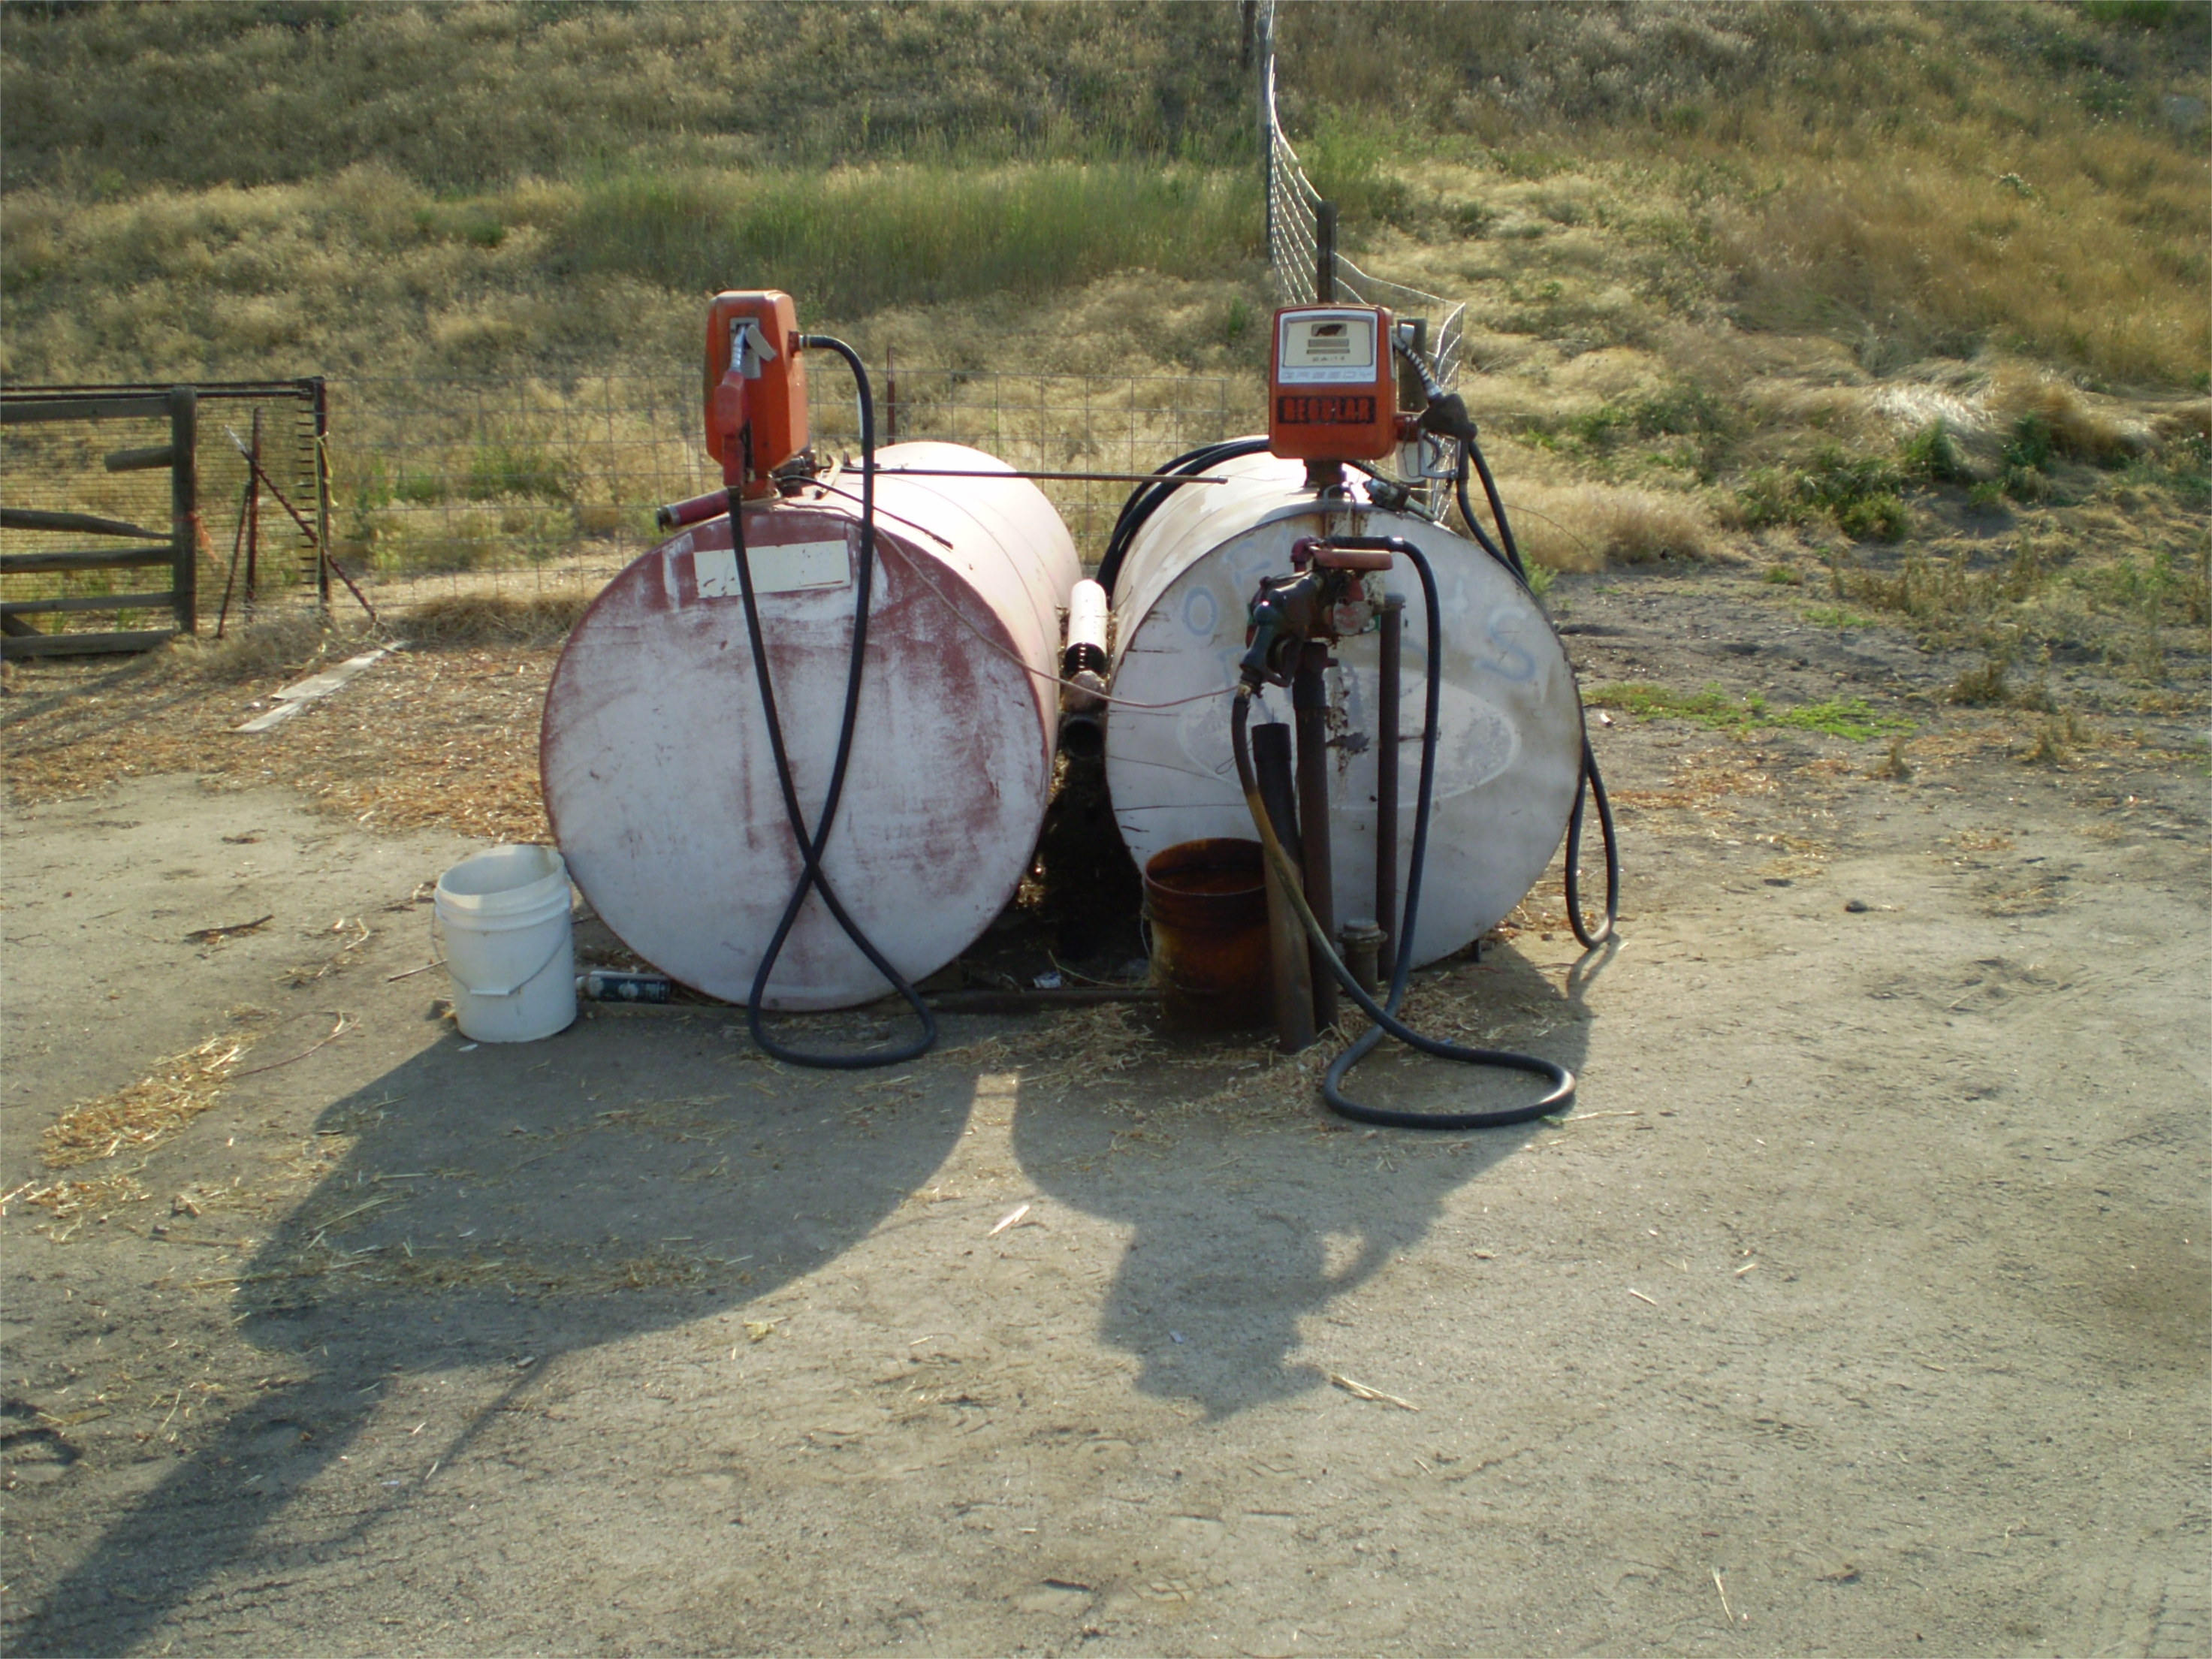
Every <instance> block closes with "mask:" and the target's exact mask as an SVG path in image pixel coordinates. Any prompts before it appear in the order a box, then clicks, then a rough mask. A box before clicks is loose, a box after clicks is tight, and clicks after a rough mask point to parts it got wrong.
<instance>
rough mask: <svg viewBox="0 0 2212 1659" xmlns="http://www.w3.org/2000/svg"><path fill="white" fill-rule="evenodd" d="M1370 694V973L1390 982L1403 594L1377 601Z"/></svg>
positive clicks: (1394, 951) (1394, 940)
mask: <svg viewBox="0 0 2212 1659" xmlns="http://www.w3.org/2000/svg"><path fill="white" fill-rule="evenodd" d="M1382 623H1383V633H1382V638H1381V639H1380V640H1379V641H1377V647H1378V649H1377V652H1376V656H1377V659H1378V660H1377V665H1376V682H1377V684H1376V695H1375V925H1376V927H1380V928H1381V929H1382V930H1383V942H1382V943H1381V944H1380V945H1377V946H1376V951H1375V971H1376V976H1377V977H1378V978H1379V979H1380V980H1381V981H1382V982H1383V984H1385V985H1388V984H1389V983H1390V978H1391V975H1392V973H1393V972H1394V971H1395V969H1396V968H1397V965H1398V698H1399V676H1400V670H1401V660H1402V658H1403V655H1404V651H1405V637H1406V596H1405V595H1404V594H1402V593H1389V594H1385V595H1384V596H1383V617H1382Z"/></svg>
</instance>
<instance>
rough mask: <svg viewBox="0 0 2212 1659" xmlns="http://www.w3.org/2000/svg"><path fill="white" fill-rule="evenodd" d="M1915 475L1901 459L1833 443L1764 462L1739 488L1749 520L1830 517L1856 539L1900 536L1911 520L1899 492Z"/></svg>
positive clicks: (1757, 525) (1760, 524)
mask: <svg viewBox="0 0 2212 1659" xmlns="http://www.w3.org/2000/svg"><path fill="white" fill-rule="evenodd" d="M1908 482H1909V480H1908V479H1907V477H1906V475H1905V471H1903V470H1902V469H1901V468H1900V467H1899V466H1898V465H1897V464H1896V463H1895V462H1893V461H1890V460H1887V459H1883V458H1881V457H1880V456H1871V455H1850V454H1846V453H1844V451H1843V450H1842V449H1840V448H1838V447H1837V446H1835V445H1833V444H1828V445H1824V446H1823V447H1821V448H1820V449H1819V450H1817V451H1816V452H1814V455H1813V458H1812V459H1811V460H1810V461H1808V463H1806V464H1805V465H1802V466H1795V467H1762V468H1761V469H1759V471H1756V472H1753V474H1752V475H1751V476H1750V477H1748V478H1747V479H1745V481H1744V483H1743V487H1742V488H1741V489H1739V490H1738V491H1737V492H1736V501H1737V507H1738V510H1739V511H1740V512H1741V513H1742V516H1743V521H1744V522H1745V524H1747V525H1748V526H1750V527H1751V528H1753V529H1754V530H1757V529H1761V528H1764V527H1765V526H1769V525H1780V524H1794V525H1802V524H1812V523H1814V522H1817V521H1818V520H1823V519H1825V520H1828V521H1829V522H1830V523H1832V524H1833V525H1834V526H1836V528H1837V529H1838V530H1840V531H1842V532H1844V534H1845V535H1846V536H1849V537H1850V538H1852V539H1853V540H1854V541H1875V542H1894V541H1901V540H1902V539H1903V538H1904V536H1905V531H1906V530H1907V529H1908V528H1909V527H1910V526H1911V520H1909V519H1908V518H1907V517H1906V515H1905V501H1904V500H1903V498H1902V496H1901V495H1900V494H1899V492H1900V491H1902V490H1903V489H1905V487H1906V484H1907V483H1908Z"/></svg>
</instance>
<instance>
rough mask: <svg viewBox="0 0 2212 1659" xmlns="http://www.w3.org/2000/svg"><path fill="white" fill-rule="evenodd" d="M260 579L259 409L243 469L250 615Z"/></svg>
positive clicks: (258, 407) (255, 408) (254, 411)
mask: <svg viewBox="0 0 2212 1659" xmlns="http://www.w3.org/2000/svg"><path fill="white" fill-rule="evenodd" d="M260 580H261V408H260V405H259V404H256V405H255V406H254V410H253V465H252V466H249V467H247V468H246V615H247V616H249V617H251V616H252V614H253V601H254V598H255V596H256V594H258V592H259V591H260Z"/></svg>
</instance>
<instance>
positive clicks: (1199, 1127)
mask: <svg viewBox="0 0 2212 1659" xmlns="http://www.w3.org/2000/svg"><path fill="white" fill-rule="evenodd" d="M1602 960H1603V959H1602V958H1591V959H1590V963H1589V970H1595V969H1596V968H1597V967H1598V966H1599V965H1600V964H1601V962H1602ZM1586 971H1587V970H1586ZM1447 972H1448V974H1449V981H1450V982H1452V983H1454V984H1455V986H1456V985H1464V986H1466V987H1468V989H1467V991H1466V992H1465V993H1464V1000H1465V1002H1466V1005H1467V1006H1468V1008H1469V1009H1470V1010H1471V1011H1473V1012H1486V1013H1488V1014H1490V1015H1492V1016H1495V1017H1497V1018H1500V1019H1503V1018H1505V1017H1506V1013H1505V1011H1507V1010H1510V1011H1512V1018H1513V1019H1514V1021H1515V1023H1516V1024H1517V1025H1518V1026H1519V1027H1520V1028H1521V1029H1522V1030H1527V1031H1541V1033H1542V1035H1541V1036H1540V1037H1537V1038H1535V1039H1534V1040H1533V1041H1532V1042H1530V1044H1529V1046H1531V1047H1532V1048H1537V1049H1539V1050H1540V1051H1541V1053H1542V1054H1543V1055H1544V1056H1545V1057H1546V1058H1547V1059H1552V1060H1558V1061H1559V1062H1560V1063H1562V1064H1564V1065H1565V1066H1568V1067H1570V1068H1573V1067H1576V1066H1580V1065H1581V1064H1582V1061H1583V1055H1584V1054H1585V1053H1586V1052H1587V1050H1588V1047H1589V1024H1588V1018H1589V1015H1588V1012H1587V1011H1586V1010H1585V1009H1584V1008H1583V1006H1582V1005H1581V987H1582V984H1583V978H1582V975H1581V974H1580V973H1578V974H1577V976H1575V977H1574V978H1573V979H1572V980H1571V982H1570V985H1569V987H1567V988H1566V989H1565V991H1562V989H1561V988H1560V987H1558V986H1556V985H1554V984H1553V983H1552V982H1551V981H1548V980H1547V979H1546V978H1545V976H1544V975H1543V974H1542V973H1541V971H1540V970H1539V969H1536V968H1535V967H1534V965H1533V964H1531V963H1528V961H1527V960H1526V959H1525V958H1523V957H1521V956H1520V955H1519V954H1518V953H1516V952H1515V951H1512V950H1511V949H1510V947H1509V948H1504V949H1496V950H1492V951H1487V952H1486V954H1485V956H1484V958H1483V960H1482V962H1481V963H1480V965H1479V966H1478V965H1475V964H1472V963H1462V964H1457V965H1455V967H1454V968H1453V969H1449V970H1447ZM1435 1034H1436V1035H1438V1036H1445V1037H1448V1038H1451V1039H1454V1040H1456V1041H1460V1042H1473V1041H1475V1040H1476V1039H1475V1037H1474V1036H1473V1035H1471V1034H1469V1033H1468V1032H1466V1031H1462V1030H1439V1031H1437V1032H1436V1033H1435ZM1513 1041H1514V1039H1513V1037H1512V1036H1510V1033H1509V1034H1508V1035H1507V1036H1504V1037H1502V1038H1501V1039H1500V1042H1503V1043H1507V1044H1510V1043H1511V1042H1513ZM1188 1075H1189V1073H1187V1072H1186V1073H1182V1075H1181V1077H1179V1076H1178V1073H1177V1072H1176V1069H1175V1068H1174V1066H1173V1061H1172V1058H1171V1059H1170V1061H1169V1063H1168V1064H1166V1065H1164V1066H1154V1067H1152V1068H1150V1069H1149V1070H1148V1072H1146V1073H1140V1074H1138V1075H1137V1076H1136V1077H1134V1078H1133V1079H1131V1080H1129V1081H1127V1082H1117V1083H1116V1084H1115V1085H1113V1086H1110V1087H1094V1088H1091V1089H1087V1090H1082V1091H1074V1092H1073V1093H1072V1094H1071V1095H1069V1096H1066V1097H1059V1098H1039V1097H1035V1096H1033V1095H1032V1094H1031V1093H1030V1091H1024V1095H1023V1099H1022V1103H1021V1107H1020V1109H1019V1111H1018V1115H1017V1116H1016V1119H1015V1123H1014V1147H1015V1152H1016V1153H1017V1155H1018V1157H1019V1158H1020V1159H1021V1162H1022V1164H1023V1166H1024V1169H1025V1170H1027V1171H1028V1173H1029V1174H1030V1177H1031V1178H1032V1179H1033V1180H1034V1181H1036V1183H1037V1184H1038V1186H1039V1187H1040V1188H1042V1189H1043V1190H1044V1191H1046V1192H1048V1193H1049V1194H1052V1196H1053V1197H1054V1198H1055V1199H1057V1200H1060V1201H1061V1202H1062V1203H1065V1204H1067V1205H1070V1206H1073V1207H1074V1208H1076V1209H1079V1210H1082V1211H1085V1212H1088V1213H1090V1214H1093V1215H1097V1216H1100V1217H1103V1218H1107V1219H1109V1220H1112V1221H1114V1222H1116V1223H1119V1224H1121V1225H1125V1226H1127V1227H1130V1228H1132V1229H1133V1230H1134V1236H1133V1238H1132V1239H1131V1241H1130V1243H1129V1247H1128V1249H1127V1251H1126V1252H1124V1254H1123V1255H1122V1258H1121V1263H1120V1265H1119V1267H1118V1268H1117V1270H1116V1272H1115V1277H1114V1282H1113V1285H1112V1288H1111V1290H1110V1291H1109V1293H1108V1296H1107V1298H1106V1305H1105V1307H1104V1309H1103V1313H1102V1316H1101V1319H1100V1323H1099V1335H1100V1338H1101V1340H1103V1341H1104V1342H1105V1343H1107V1344H1108V1345H1109V1346H1112V1347H1115V1348H1118V1349H1120V1350H1121V1351H1122V1352H1126V1353H1127V1354H1129V1355H1131V1356H1132V1357H1133V1358H1135V1359H1136V1360H1137V1361H1138V1363H1139V1368H1140V1369H1139V1383H1138V1386H1139V1388H1140V1389H1143V1390H1144V1391H1145V1392H1146V1393H1148V1394H1152V1395H1162V1396H1166V1397H1170V1398H1176V1399H1185V1400H1189V1401H1194V1403H1196V1404H1198V1405H1200V1406H1201V1407H1204V1408H1205V1410H1206V1413H1207V1414H1208V1415H1209V1416H1212V1417H1225V1416H1227V1415H1230V1414H1231V1413H1236V1412H1239V1411H1243V1410H1245V1409H1247V1408H1249V1407H1253V1406H1257V1405H1261V1404H1263V1403H1265V1402H1267V1401H1272V1400H1278V1399H1281V1398H1284V1397H1285V1396H1288V1395H1296V1394H1299V1393H1302V1392H1304V1391H1305V1390H1307V1389H1312V1388H1315V1387H1317V1386H1320V1385H1322V1383H1325V1382H1326V1381H1327V1378H1326V1377H1325V1376H1324V1375H1323V1374H1322V1372H1321V1371H1320V1370H1317V1369H1316V1368H1315V1367H1314V1366H1312V1365H1311V1364H1306V1363H1304V1361H1301V1360H1298V1359H1297V1358H1294V1357H1293V1356H1294V1355H1295V1354H1296V1352H1297V1350H1298V1349H1299V1347H1300V1346H1302V1344H1303V1341H1304V1338H1303V1336H1302V1334H1301V1332H1300V1329H1299V1325H1300V1322H1301V1321H1303V1320H1304V1319H1306V1318H1307V1317H1309V1316H1312V1315H1316V1314H1318V1313H1321V1312H1322V1311H1323V1310H1326V1309H1327V1308H1328V1306H1329V1305H1330V1304H1332V1303H1333V1302H1335V1301H1336V1300H1338V1299H1339V1298H1340V1297H1345V1296H1346V1295H1347V1294H1349V1293H1351V1292H1352V1291H1357V1290H1358V1288H1359V1287H1360V1286H1361V1285H1363V1284H1364V1283H1365V1282H1366V1281H1367V1280H1368V1279H1371V1278H1372V1277H1373V1276H1374V1275H1375V1274H1376V1273H1377V1272H1379V1271H1380V1270H1381V1269H1382V1268H1383V1266H1384V1265H1385V1264H1386V1263H1388V1262H1389V1261H1390V1260H1391V1259H1392V1258H1393V1257H1394V1256H1395V1255H1400V1254H1401V1253H1403V1252H1404V1251H1406V1250H1407V1249H1411V1248H1412V1247H1413V1246H1414V1245H1415V1244H1417V1243H1419V1242H1420V1241H1421V1240H1422V1239H1423V1238H1424V1237H1425V1236H1426V1235H1427V1233H1428V1232H1429V1231H1430V1229H1431V1227H1432V1226H1433V1225H1435V1223H1436V1221H1437V1217H1438V1216H1439V1214H1440V1213H1441V1212H1442V1211H1443V1206H1444V1204H1445V1200H1447V1198H1448V1197H1449V1195H1450V1194H1452V1193H1453V1192H1454V1191H1455V1190H1456V1189H1458V1188H1461V1187H1462V1186H1465V1185H1466V1184H1468V1182H1474V1181H1479V1180H1480V1179H1481V1178H1483V1177H1484V1176H1486V1175H1487V1174H1488V1173H1489V1172H1490V1171H1491V1170H1493V1169H1495V1168H1496V1167H1497V1166H1498V1165H1499V1164H1501V1163H1504V1161H1506V1160H1507V1159H1509V1158H1510V1157H1511V1156H1512V1154H1513V1153H1514V1152H1516V1151H1517V1150H1518V1149H1519V1148H1520V1147H1521V1146H1522V1145H1524V1144H1525V1143H1526V1141H1527V1139H1528V1137H1529V1136H1530V1135H1531V1134H1533V1133H1536V1126H1534V1125H1529V1124H1523V1125H1520V1126H1516V1127H1510V1128H1505V1129H1494V1130H1489V1131H1485V1132H1482V1133H1466V1132H1459V1133H1452V1132H1437V1131H1419V1130H1395V1129H1382V1130H1374V1131H1370V1130H1368V1129H1367V1128H1365V1127H1364V1126H1362V1125H1358V1124H1355V1123H1352V1122H1349V1121H1346V1120H1345V1119H1342V1118H1339V1117H1336V1116H1334V1115H1331V1114H1328V1112H1326V1110H1325V1109H1323V1107H1322V1103H1321V1097H1320V1090H1319V1085H1318V1081H1317V1073H1316V1078H1314V1079H1299V1078H1297V1077H1293V1076H1286V1075H1283V1074H1281V1073H1278V1074H1277V1076H1278V1079H1279V1080H1278V1081H1276V1082H1274V1083H1273V1085H1271V1086H1269V1087H1267V1088H1266V1089H1265V1091H1264V1092H1260V1091H1253V1090H1252V1089H1251V1088H1250V1086H1249V1083H1248V1084H1247V1085H1246V1086H1245V1088H1243V1089H1242V1090H1240V1089H1239V1087H1238V1080H1237V1076H1236V1074H1234V1073H1232V1074H1231V1080H1230V1084H1229V1085H1228V1087H1227V1089H1226V1090H1224V1089H1221V1088H1220V1087H1218V1073H1201V1075H1203V1076H1204V1077H1206V1085H1201V1087H1200V1089H1195V1090H1194V1089H1193V1088H1192V1087H1191V1086H1190V1085H1188V1084H1187V1083H1184V1082H1183V1081H1182V1078H1183V1077H1188ZM1542 1086H1543V1085H1541V1082H1540V1081H1539V1080H1538V1079H1534V1078H1531V1077H1529V1076H1528V1075H1527V1074H1526V1073H1514V1072H1507V1071H1500V1070H1496V1069H1492V1068H1487V1067H1475V1066H1463V1065H1459V1064H1455V1063H1452V1062H1449V1061H1443V1060H1434V1059H1431V1058H1427V1057H1425V1056H1421V1055H1418V1054H1412V1053H1411V1052H1410V1051H1408V1050H1407V1049H1405V1048H1402V1047H1401V1045H1398V1044H1396V1043H1389V1042H1386V1043H1385V1045H1384V1046H1383V1048H1382V1049H1380V1050H1378V1051H1377V1053H1376V1054H1375V1055H1373V1056H1371V1057H1370V1059H1368V1060H1366V1061H1364V1062H1363V1063H1362V1064H1361V1065H1360V1066H1358V1068H1356V1069H1355V1070H1354V1071H1353V1073H1352V1077H1351V1079H1350V1081H1349V1082H1348V1083H1347V1085H1346V1092H1347V1093H1348V1094H1349V1095H1350V1096H1351V1097H1352V1099H1354V1100H1356V1101H1359V1102H1361V1103H1369V1104H1374V1105H1378V1106H1388V1107H1392V1108H1395V1109H1401V1110H1435V1111H1487V1110H1496V1109H1501V1108H1504V1107H1505V1106H1507V1105H1510V1104H1511V1103H1516V1102H1520V1101H1526V1100H1528V1099H1530V1098H1532V1097H1534V1094H1536V1093H1541V1089H1542ZM1224 1096H1225V1097H1224Z"/></svg>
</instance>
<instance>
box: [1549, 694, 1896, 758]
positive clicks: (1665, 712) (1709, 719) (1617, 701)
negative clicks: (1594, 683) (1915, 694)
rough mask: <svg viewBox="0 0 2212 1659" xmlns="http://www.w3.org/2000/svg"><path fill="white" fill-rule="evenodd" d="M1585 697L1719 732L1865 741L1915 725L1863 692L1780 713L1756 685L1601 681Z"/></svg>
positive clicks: (1637, 714) (1596, 704) (1636, 714)
mask: <svg viewBox="0 0 2212 1659" xmlns="http://www.w3.org/2000/svg"><path fill="white" fill-rule="evenodd" d="M1583 702H1586V703H1588V704H1589V706H1590V707H1591V708H1617V709H1619V710H1620V711H1621V712H1622V713H1623V714H1628V715H1631V716H1632V717H1633V718H1635V719H1637V720H1688V721H1691V722H1692V724H1694V725H1698V726H1704V727H1705V728H1706V729H1707V730H1709V731H1714V732H1748V731H1752V730H1754V729H1758V728H1766V727H1776V726H1781V727H1787V728H1788V729H1790V730H1791V731H1796V732H1820V733H1821V734H1823V735H1824V736H1826V737H1832V738H1847V739H1849V740H1850V742H1852V743H1865V742H1867V741H1868V740H1869V738H1877V737H1890V736H1894V735H1897V734H1899V733H1904V732H1911V730H1912V729H1913V723H1912V722H1911V720H1907V719H1905V717H1904V716H1903V715H1899V714H1880V713H1878V712H1876V711H1875V708H1873V706H1872V705H1871V704H1869V702H1867V700H1866V699H1865V698H1864V697H1833V698H1831V699H1829V700H1828V701H1827V702H1808V703H1800V704H1799V705H1798V706H1797V707H1796V708H1785V709H1783V710H1782V711H1781V712H1780V713H1776V712H1775V711H1774V710H1773V709H1771V708H1768V707H1767V703H1766V699H1765V698H1764V697H1762V696H1759V693H1757V692H1756V691H1754V692H1752V693H1751V694H1750V695H1749V696H1744V697H1740V698H1739V697H1731V696H1729V694H1728V692H1727V691H1726V690H1723V688H1722V687H1720V686H1719V685H1717V684H1714V685H1708V686H1706V687H1705V689H1704V690H1700V691H1677V690H1673V689H1672V688H1670V687H1668V686H1663V685H1646V684H1624V685H1601V686H1599V687H1597V688H1596V689H1595V690H1593V691H1591V692H1589V694H1588V695H1587V696H1585V697H1584V698H1583Z"/></svg>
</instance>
